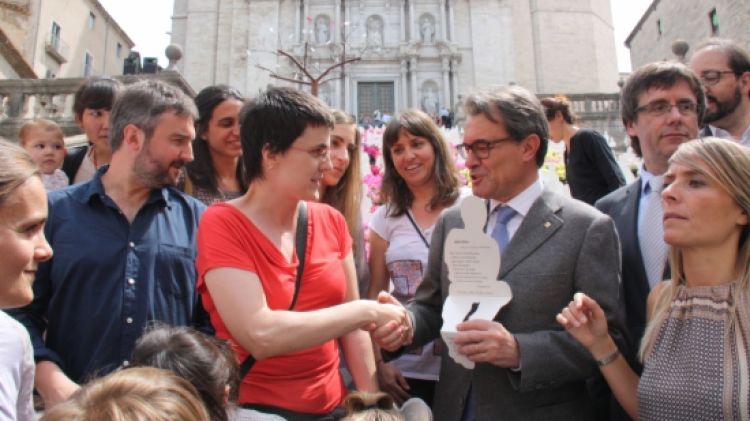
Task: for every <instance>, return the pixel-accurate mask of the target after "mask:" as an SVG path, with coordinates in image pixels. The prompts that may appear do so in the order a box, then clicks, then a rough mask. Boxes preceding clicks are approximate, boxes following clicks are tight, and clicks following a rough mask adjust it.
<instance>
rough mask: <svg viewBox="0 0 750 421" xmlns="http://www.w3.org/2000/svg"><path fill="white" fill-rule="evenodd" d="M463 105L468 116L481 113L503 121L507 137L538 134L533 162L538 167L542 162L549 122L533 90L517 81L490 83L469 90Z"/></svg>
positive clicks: (491, 119)
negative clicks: (481, 87) (473, 90)
mask: <svg viewBox="0 0 750 421" xmlns="http://www.w3.org/2000/svg"><path fill="white" fill-rule="evenodd" d="M464 107H465V109H466V112H467V113H468V114H469V115H471V116H476V115H479V114H482V115H483V116H485V117H487V119H489V120H490V121H492V122H495V123H498V124H500V123H502V124H504V125H505V130H506V131H507V132H508V134H509V135H510V137H512V138H513V139H514V140H516V141H518V142H520V141H522V140H524V139H526V138H527V137H528V136H529V135H532V134H535V135H537V136H539V140H540V142H539V150H538V151H537V155H536V164H537V166H538V167H541V166H542V164H544V157H545V155H546V154H547V143H548V138H549V126H548V124H547V117H546V116H545V114H544V108H543V107H542V104H541V103H540V102H539V99H538V98H537V97H536V96H535V95H534V94H532V93H531V92H529V91H528V90H526V89H525V88H522V87H520V86H518V85H511V86H494V87H491V88H489V89H487V90H483V91H478V92H474V93H472V94H470V95H469V96H468V97H467V98H466V103H465V105H464ZM486 140H493V139H486Z"/></svg>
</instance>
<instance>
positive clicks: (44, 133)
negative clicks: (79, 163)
mask: <svg viewBox="0 0 750 421" xmlns="http://www.w3.org/2000/svg"><path fill="white" fill-rule="evenodd" d="M18 139H19V142H20V144H21V146H22V147H23V148H24V149H26V151H27V152H28V153H29V155H31V158H32V159H33V160H34V162H36V165H38V166H39V171H41V172H42V174H52V173H53V172H55V170H56V169H58V168H60V167H61V166H62V163H63V159H64V158H65V140H64V139H63V132H62V130H60V126H58V125H57V124H56V123H55V122H54V121H50V120H45V119H41V118H40V119H37V120H32V121H29V122H28V123H26V124H24V125H23V126H22V127H21V130H20V131H19V132H18Z"/></svg>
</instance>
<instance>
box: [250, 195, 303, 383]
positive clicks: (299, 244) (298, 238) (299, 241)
mask: <svg viewBox="0 0 750 421" xmlns="http://www.w3.org/2000/svg"><path fill="white" fill-rule="evenodd" d="M295 248H296V251H297V262H298V264H297V278H296V280H295V281H294V295H293V296H292V303H291V304H289V310H293V309H294V306H295V305H297V296H298V295H299V287H300V285H301V284H302V272H303V269H304V268H305V253H306V251H307V204H305V202H300V206H299V212H298V213H297V233H296V235H295ZM254 364H255V357H253V356H252V355H248V356H247V357H246V358H245V360H244V361H242V364H240V380H242V379H244V378H245V376H247V373H249V372H250V369H251V368H253V365H254Z"/></svg>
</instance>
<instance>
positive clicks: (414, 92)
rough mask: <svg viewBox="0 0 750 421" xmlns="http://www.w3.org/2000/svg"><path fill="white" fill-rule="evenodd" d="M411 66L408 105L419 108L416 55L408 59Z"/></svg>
mask: <svg viewBox="0 0 750 421" xmlns="http://www.w3.org/2000/svg"><path fill="white" fill-rule="evenodd" d="M409 64H410V67H411V69H410V70H411V103H410V104H409V106H410V107H415V108H419V98H417V57H412V58H410V59H409Z"/></svg>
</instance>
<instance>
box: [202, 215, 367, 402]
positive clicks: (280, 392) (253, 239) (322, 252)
mask: <svg viewBox="0 0 750 421" xmlns="http://www.w3.org/2000/svg"><path fill="white" fill-rule="evenodd" d="M307 209H308V233H307V252H306V260H305V268H304V272H303V276H302V282H301V286H300V291H299V295H298V297H297V304H296V306H295V308H294V311H310V310H317V309H321V308H325V307H330V306H333V305H336V304H340V303H342V302H343V301H344V297H345V293H346V288H347V285H346V277H345V275H344V270H343V268H342V265H341V261H342V260H343V258H344V257H346V255H347V254H349V252H350V250H351V247H352V240H351V237H350V236H349V231H348V230H347V228H346V220H345V219H344V217H343V216H342V215H341V214H340V213H338V212H337V211H336V210H335V209H333V208H332V207H330V206H328V205H324V204H320V203H310V202H308V203H307ZM196 265H197V269H198V291H199V293H200V295H201V299H202V301H203V306H204V307H205V309H206V311H208V313H209V315H210V317H211V323H212V324H213V326H214V328H215V329H216V336H217V337H219V338H222V339H228V340H229V341H230V342H231V344H232V347H233V348H234V351H235V355H236V356H237V359H238V361H240V362H242V361H243V360H244V359H245V357H247V355H248V352H247V351H246V350H245V349H244V348H242V347H241V346H240V345H239V344H238V343H237V341H235V340H234V338H232V336H231V334H230V333H229V331H228V330H227V328H226V326H224V323H223V322H222V320H221V318H220V317H219V313H218V312H217V310H216V306H215V305H214V302H213V300H212V299H211V294H209V292H208V290H207V289H206V285H205V281H204V276H205V274H206V272H208V271H209V270H211V269H215V268H221V267H230V268H236V269H242V270H246V271H248V272H253V273H255V274H257V275H258V278H260V282H261V284H262V286H263V291H264V293H265V295H266V301H267V303H268V307H269V308H271V309H274V310H286V309H288V308H289V304H290V303H291V302H292V296H293V294H294V284H295V277H296V274H297V257H296V254H295V255H294V256H293V258H292V261H291V262H287V261H286V259H285V258H284V256H283V255H282V254H281V252H280V251H279V250H278V249H277V248H276V246H275V245H274V244H273V243H271V242H270V241H269V240H268V238H267V237H266V236H265V235H264V234H263V233H262V232H261V231H260V230H259V229H258V228H257V227H256V226H255V224H253V222H252V221H251V220H249V219H248V218H247V217H246V216H245V215H244V214H243V213H242V212H240V211H239V210H238V209H237V208H236V207H234V206H232V205H230V204H226V203H220V204H216V205H213V206H211V207H209V208H208V210H207V211H206V212H205V213H204V214H203V217H202V218H201V222H200V226H199V230H198V258H197V262H196ZM345 395H346V389H345V387H344V383H343V381H342V379H341V375H340V373H339V352H338V345H337V341H335V340H330V341H327V342H325V343H323V344H321V345H319V346H316V347H312V348H309V349H305V350H302V351H298V352H294V353H291V354H286V355H279V356H276V357H271V358H267V359H265V360H263V361H257V362H256V363H255V365H254V366H253V368H252V369H251V370H250V374H248V375H247V376H245V378H244V379H243V380H242V383H241V385H240V396H239V402H240V403H243V404H244V403H250V404H261V405H271V406H276V407H280V408H285V409H289V410H292V411H297V412H306V413H313V414H324V413H327V412H330V411H332V410H333V409H334V408H335V407H336V406H337V405H339V404H340V403H341V401H342V400H343V398H344V396H345Z"/></svg>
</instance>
